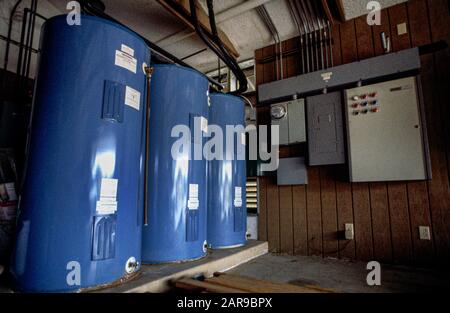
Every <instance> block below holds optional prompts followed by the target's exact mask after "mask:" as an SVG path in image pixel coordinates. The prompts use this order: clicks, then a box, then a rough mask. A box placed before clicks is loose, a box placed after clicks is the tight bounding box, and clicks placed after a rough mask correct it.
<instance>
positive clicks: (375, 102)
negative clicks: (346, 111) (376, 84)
mask: <svg viewBox="0 0 450 313" xmlns="http://www.w3.org/2000/svg"><path fill="white" fill-rule="evenodd" d="M379 104H380V102H379V101H378V100H373V101H371V102H370V105H379Z"/></svg>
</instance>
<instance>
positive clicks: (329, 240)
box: [320, 167, 339, 258]
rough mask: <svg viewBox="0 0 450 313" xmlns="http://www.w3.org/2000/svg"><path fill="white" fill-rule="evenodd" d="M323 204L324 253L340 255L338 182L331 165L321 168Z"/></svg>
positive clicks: (326, 255) (327, 255)
mask: <svg viewBox="0 0 450 313" xmlns="http://www.w3.org/2000/svg"><path fill="white" fill-rule="evenodd" d="M320 185H321V186H320V187H321V200H322V202H321V204H322V225H323V226H322V227H323V255H324V256H325V257H334V258H337V257H338V250H339V246H338V240H337V239H338V226H337V211H336V183H335V181H334V179H333V176H332V174H331V170H330V168H329V167H324V168H322V169H320Z"/></svg>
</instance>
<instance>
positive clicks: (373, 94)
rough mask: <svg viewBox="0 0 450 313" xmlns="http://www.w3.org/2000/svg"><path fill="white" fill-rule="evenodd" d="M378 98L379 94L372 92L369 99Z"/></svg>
mask: <svg viewBox="0 0 450 313" xmlns="http://www.w3.org/2000/svg"><path fill="white" fill-rule="evenodd" d="M376 96H378V92H372V93H370V94H369V97H371V98H375V97H376Z"/></svg>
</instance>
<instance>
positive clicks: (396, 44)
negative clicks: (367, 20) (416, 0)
mask: <svg viewBox="0 0 450 313" xmlns="http://www.w3.org/2000/svg"><path fill="white" fill-rule="evenodd" d="M388 12H389V20H390V22H391V43H392V49H393V51H400V50H404V49H408V48H409V47H410V46H411V40H410V36H409V33H410V30H409V22H408V13H407V10H406V4H404V3H402V4H398V5H396V6H393V7H390V8H389V9H388ZM402 23H406V28H407V29H408V33H407V34H404V35H398V32H397V26H398V25H399V24H402Z"/></svg>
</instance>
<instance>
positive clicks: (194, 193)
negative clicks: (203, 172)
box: [187, 184, 200, 210]
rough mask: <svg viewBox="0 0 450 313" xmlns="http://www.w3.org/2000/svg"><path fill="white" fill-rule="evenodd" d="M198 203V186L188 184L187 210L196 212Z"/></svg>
mask: <svg viewBox="0 0 450 313" xmlns="http://www.w3.org/2000/svg"><path fill="white" fill-rule="evenodd" d="M199 205H200V201H199V199H198V185H197V184H189V198H188V204H187V206H188V208H189V210H198V207H199Z"/></svg>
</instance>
